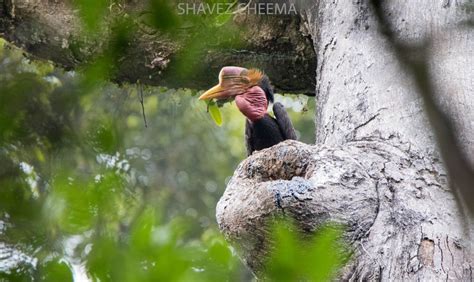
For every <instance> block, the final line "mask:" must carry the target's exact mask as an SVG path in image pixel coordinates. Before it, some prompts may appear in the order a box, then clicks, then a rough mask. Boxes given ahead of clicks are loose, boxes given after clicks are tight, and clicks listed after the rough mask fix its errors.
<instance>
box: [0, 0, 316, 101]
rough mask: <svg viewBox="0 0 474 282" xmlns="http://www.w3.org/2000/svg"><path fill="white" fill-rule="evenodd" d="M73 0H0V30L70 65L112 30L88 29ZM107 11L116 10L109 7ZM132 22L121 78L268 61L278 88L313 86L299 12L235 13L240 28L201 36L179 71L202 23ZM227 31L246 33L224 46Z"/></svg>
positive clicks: (200, 76)
mask: <svg viewBox="0 0 474 282" xmlns="http://www.w3.org/2000/svg"><path fill="white" fill-rule="evenodd" d="M69 2H70V1H49V0H34V1H26V0H17V1H14V2H12V1H8V0H0V35H2V36H3V37H5V38H6V39H8V40H9V41H12V42H14V43H15V44H17V45H19V46H21V47H23V48H25V50H26V51H28V52H30V53H32V54H33V55H36V56H38V57H40V58H45V59H49V60H52V61H53V62H55V63H57V64H58V65H60V66H63V67H65V68H68V69H73V68H75V67H77V66H78V65H81V64H83V63H85V62H88V61H91V60H93V59H94V58H95V56H97V54H98V53H100V52H101V51H102V50H103V48H104V46H106V39H107V36H101V37H94V38H91V37H84V36H83V33H81V25H80V20H79V16H78V12H77V9H76V10H75V9H73V7H72V6H71V4H70V3H69ZM136 2H137V4H134V3H136ZM12 3H13V4H12ZM144 3H146V1H130V3H129V4H128V5H126V6H124V7H123V10H125V11H126V12H130V14H132V13H133V14H135V15H136V14H140V13H141V12H143V11H146V9H147V7H146V5H145V4H144ZM109 12H110V14H113V13H116V12H117V11H115V9H114V8H113V7H112V8H111V9H110V11H109ZM119 12H123V11H119ZM134 24H136V25H137V26H136V29H134V30H136V33H135V34H133V38H132V40H131V46H129V48H128V49H127V52H126V53H125V54H124V55H123V56H122V57H121V58H120V60H119V61H118V62H117V64H118V72H117V74H116V76H115V77H114V80H116V81H119V82H126V81H128V82H136V81H137V80H140V81H141V82H142V83H147V84H152V85H163V86H169V87H190V88H195V89H204V88H207V87H209V86H210V85H212V84H215V82H216V78H217V73H218V72H219V70H220V68H221V67H222V66H225V65H240V66H245V67H257V68H261V69H263V70H264V71H265V72H266V73H267V74H268V75H269V77H271V79H272V82H273V83H274V85H275V87H276V89H277V91H280V92H293V93H306V94H312V93H314V79H315V74H314V72H315V69H316V60H315V53H314V49H313V46H312V41H311V39H310V36H309V34H308V32H307V31H306V27H305V25H304V24H303V23H302V22H301V20H300V17H299V15H295V14H291V15H268V16H265V15H253V14H252V13H246V12H242V13H239V14H236V15H234V16H233V18H232V24H234V25H236V27H237V28H236V29H235V33H234V34H224V35H220V37H219V38H215V40H213V41H212V42H207V43H206V44H202V46H201V43H203V42H199V46H200V48H197V49H198V50H196V51H195V52H191V59H189V60H187V61H186V64H187V65H186V68H187V69H191V68H192V69H193V70H194V71H192V72H190V73H189V74H186V75H179V74H176V72H177V68H178V66H177V64H178V63H177V61H178V60H179V59H180V56H181V54H182V53H183V51H189V50H188V47H189V44H187V41H188V43H189V40H202V41H204V40H205V39H203V38H201V37H197V38H193V37H192V34H197V33H198V32H200V31H202V28H201V27H199V26H194V27H193V26H188V27H183V28H180V29H178V30H176V31H174V32H173V36H170V35H169V34H165V33H159V32H158V33H157V32H155V31H153V32H150V30H148V29H147V27H146V26H144V25H142V24H141V23H140V19H138V20H136V21H135V22H134ZM107 32H108V30H106V31H104V33H105V34H107ZM228 37H229V38H231V37H233V38H240V39H243V40H242V41H241V42H239V43H238V44H237V43H236V44H234V45H233V44H227V45H226V46H225V47H220V48H216V47H215V46H213V44H214V43H215V42H217V41H225V40H228ZM188 55H189V54H188Z"/></svg>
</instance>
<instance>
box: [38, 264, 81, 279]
mask: <svg viewBox="0 0 474 282" xmlns="http://www.w3.org/2000/svg"><path fill="white" fill-rule="evenodd" d="M39 271H40V273H41V277H40V281H72V280H73V279H72V278H73V277H72V273H71V270H70V269H69V267H68V266H67V265H66V263H65V262H61V261H60V260H58V259H54V260H52V261H48V262H46V263H45V264H44V265H41V267H40V269H39Z"/></svg>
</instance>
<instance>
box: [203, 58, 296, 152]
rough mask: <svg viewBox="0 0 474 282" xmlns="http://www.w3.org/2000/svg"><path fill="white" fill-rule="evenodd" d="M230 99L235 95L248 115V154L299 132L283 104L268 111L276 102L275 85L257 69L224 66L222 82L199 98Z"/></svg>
mask: <svg viewBox="0 0 474 282" xmlns="http://www.w3.org/2000/svg"><path fill="white" fill-rule="evenodd" d="M214 98H215V99H217V100H228V99H232V98H235V103H236V105H237V107H238V108H239V110H240V112H241V113H242V114H244V115H245V116H246V117H247V120H246V123H245V141H246V145H247V155H249V156H250V155H251V154H252V153H253V152H254V151H256V150H261V149H264V148H268V147H271V146H273V145H275V144H278V143H280V142H281V141H283V140H286V139H295V140H296V133H295V129H294V128H293V124H292V123H291V120H290V118H289V117H288V114H287V113H286V111H285V108H284V107H283V105H282V104H281V103H278V102H277V103H274V105H273V114H274V115H275V118H273V117H271V116H270V115H269V114H268V113H267V107H268V104H269V103H273V87H272V85H271V84H270V80H269V78H268V77H267V76H266V75H265V74H263V73H262V72H261V71H259V70H257V69H245V68H241V67H224V68H222V70H221V71H220V73H219V84H218V85H216V86H214V87H213V88H211V89H209V90H208V91H206V92H205V93H204V94H202V95H201V96H200V97H199V99H200V100H208V99H214Z"/></svg>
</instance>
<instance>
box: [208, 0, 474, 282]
mask: <svg viewBox="0 0 474 282" xmlns="http://www.w3.org/2000/svg"><path fill="white" fill-rule="evenodd" d="M460 2H462V1H455V3H451V1H436V2H433V1H423V0H418V1H408V2H407V1H390V3H389V5H388V6H386V7H384V11H385V13H386V14H387V15H389V18H390V19H391V20H392V21H393V23H394V26H396V27H397V29H396V33H397V35H398V36H399V37H400V38H401V39H402V40H404V41H405V42H406V43H407V44H413V45H415V44H417V43H420V42H421V41H423V40H424V39H426V38H431V39H432V45H431V47H430V49H428V50H426V51H427V52H429V53H430V55H431V56H430V58H431V63H430V65H431V66H432V68H431V72H432V76H433V78H434V81H436V86H437V87H438V89H439V91H438V93H442V96H439V97H436V98H437V100H438V103H439V104H440V106H441V107H442V108H443V109H444V110H446V111H448V112H449V113H451V117H452V118H453V121H454V124H455V126H456V128H457V131H458V137H459V141H460V143H461V145H462V148H463V150H464V153H465V155H466V156H467V157H468V158H469V159H470V161H471V163H472V162H473V161H474V146H473V142H474V141H473V140H474V131H473V128H472V126H473V123H472V121H473V120H474V91H473V90H474V84H473V79H472V75H473V71H472V65H474V61H473V58H474V51H473V49H472V46H474V37H473V36H472V32H470V30H468V29H466V28H464V27H463V26H462V25H461V23H462V22H463V21H465V20H466V17H467V16H466V13H465V10H464V6H463V5H464V3H460ZM466 2H467V1H466ZM305 13H306V19H308V23H309V25H310V27H311V28H310V33H311V35H312V36H313V40H314V42H316V54H317V61H318V65H317V72H316V73H317V77H316V101H317V105H318V111H317V114H316V128H317V130H316V131H317V132H316V140H317V141H316V145H313V146H310V145H305V144H301V143H298V142H295V141H287V142H284V143H280V144H279V145H277V146H274V147H272V148H269V149H266V150H264V151H262V152H258V153H256V154H254V155H252V156H250V157H249V158H248V159H246V160H244V161H243V162H242V163H241V164H240V166H239V167H238V168H237V170H236V172H235V174H234V176H233V178H232V179H231V181H230V182H229V184H228V186H227V189H226V191H225V193H224V195H223V197H222V198H221V200H220V201H219V203H218V205H217V211H216V215H217V220H218V223H219V227H220V229H221V230H222V232H223V233H224V234H225V236H226V238H227V239H228V240H229V241H231V242H233V243H234V244H235V245H236V246H237V249H238V250H239V252H240V254H241V256H242V258H243V259H244V261H245V262H246V263H247V264H248V265H249V266H250V268H252V269H253V270H255V271H256V272H258V271H260V270H262V268H263V267H264V265H263V259H264V258H265V256H266V255H267V254H268V252H269V251H271V249H272V248H273V247H278V246H273V247H272V246H271V243H270V242H268V230H267V229H266V228H262V226H265V225H264V223H265V221H266V220H267V219H268V218H272V217H274V216H275V215H280V214H287V215H290V216H292V217H293V218H295V219H296V220H297V222H298V223H299V224H300V226H302V228H303V229H304V230H306V231H309V232H311V231H314V230H315V229H317V228H318V226H320V225H321V224H322V223H324V222H327V221H335V222H340V223H343V224H345V225H346V226H347V233H346V238H347V240H348V241H349V242H350V243H351V245H352V247H353V248H354V250H355V253H354V256H353V257H352V261H351V263H349V264H348V265H347V266H346V267H345V268H344V269H343V270H341V272H340V273H339V275H340V276H339V277H340V278H342V279H347V280H366V279H368V280H379V279H380V280H388V281H392V280H394V281H398V280H410V281H411V280H422V281H437V280H442V279H443V280H445V279H446V280H461V281H472V280H473V279H474V278H473V269H472V268H473V264H474V255H473V249H472V248H473V245H472V238H470V237H471V236H472V223H471V220H470V219H469V218H467V217H465V216H464V215H463V210H462V209H461V208H460V207H459V205H458V204H457V201H456V198H455V196H454V195H453V193H452V190H451V189H450V185H449V181H448V175H447V172H446V169H445V167H444V165H443V163H442V161H441V158H440V154H439V150H438V148H437V145H436V140H435V138H434V134H433V132H432V130H431V128H430V125H429V123H428V120H427V117H426V115H425V114H424V110H423V103H422V100H421V99H420V98H419V97H418V96H417V95H416V87H415V82H414V80H413V77H411V76H410V75H409V73H408V72H406V71H405V70H404V69H403V68H402V67H401V65H400V64H399V62H398V60H397V58H396V56H395V54H394V52H393V50H392V47H391V46H390V44H388V42H387V40H386V39H385V38H384V37H383V36H382V35H381V34H380V32H379V26H378V25H377V21H376V19H375V18H374V16H373V14H372V11H371V9H370V7H369V5H368V3H367V2H366V1H352V2H350V3H349V2H348V1H331V2H330V3H329V2H323V1H321V2H319V4H317V5H315V6H313V7H310V8H307V9H306V10H305Z"/></svg>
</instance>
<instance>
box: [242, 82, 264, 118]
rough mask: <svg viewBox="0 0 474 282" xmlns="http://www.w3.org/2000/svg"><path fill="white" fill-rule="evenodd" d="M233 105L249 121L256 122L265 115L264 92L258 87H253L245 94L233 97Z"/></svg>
mask: <svg viewBox="0 0 474 282" xmlns="http://www.w3.org/2000/svg"><path fill="white" fill-rule="evenodd" d="M235 103H236V105H237V108H239V110H240V112H241V113H242V114H243V115H245V116H246V117H247V118H248V119H249V120H250V121H256V120H259V119H261V118H263V117H264V116H265V114H266V113H267V107H268V101H267V98H266V97H265V92H264V91H263V89H262V88H260V87H259V86H253V87H251V88H249V89H247V91H245V93H243V94H241V95H237V96H236V97H235Z"/></svg>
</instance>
